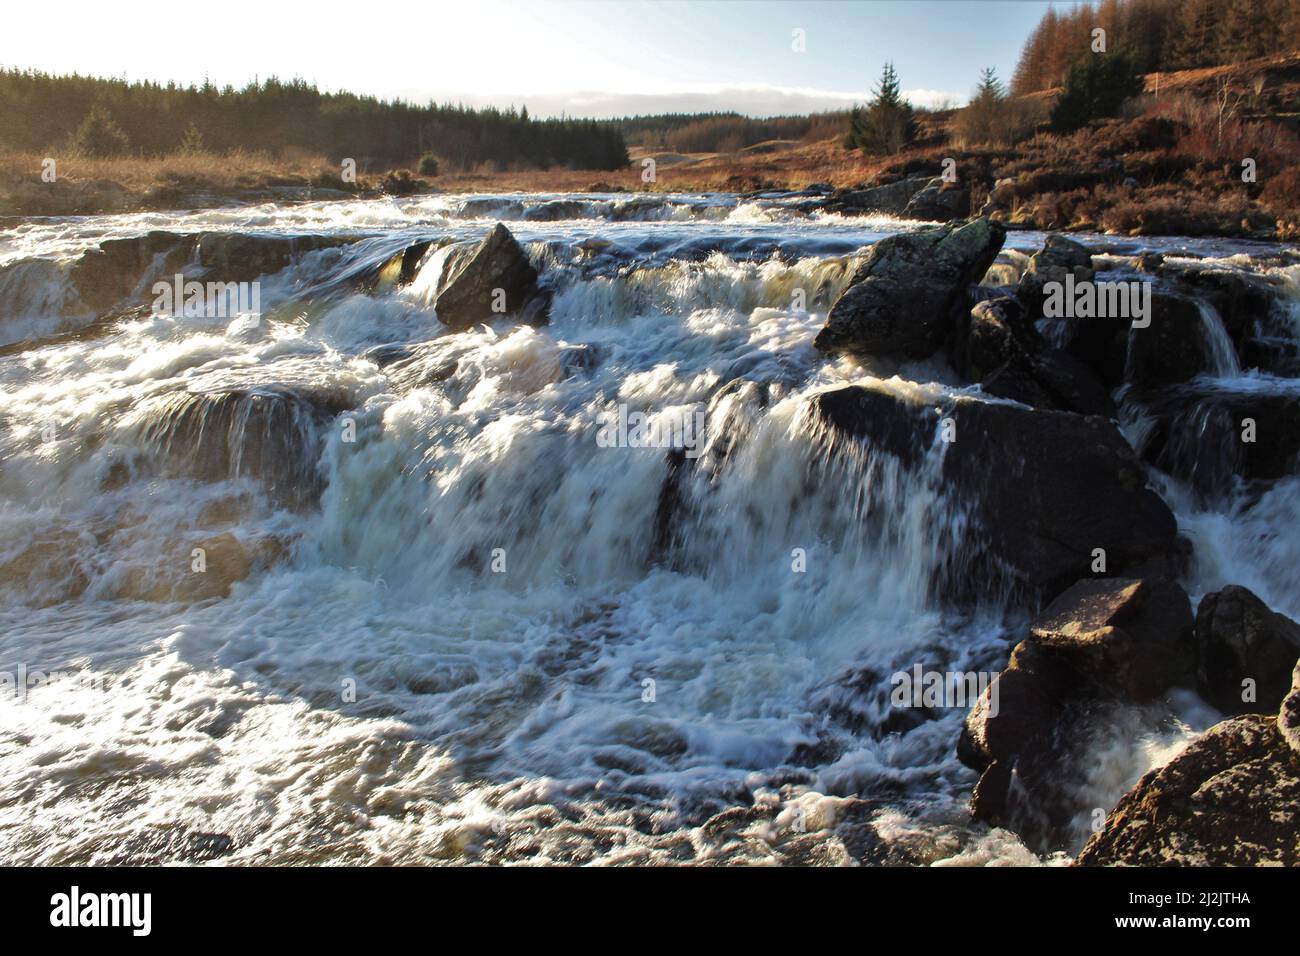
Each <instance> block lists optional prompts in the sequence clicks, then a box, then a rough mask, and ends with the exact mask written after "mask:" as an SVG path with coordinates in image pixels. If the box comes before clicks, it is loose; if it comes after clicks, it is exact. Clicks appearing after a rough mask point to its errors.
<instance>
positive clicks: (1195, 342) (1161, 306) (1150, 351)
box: [1103, 292, 1213, 386]
mask: <svg viewBox="0 0 1300 956" xmlns="http://www.w3.org/2000/svg"><path fill="white" fill-rule="evenodd" d="M1103 321H1105V320H1103ZM1204 323H1205V319H1203V318H1202V316H1201V307H1200V306H1199V305H1198V304H1197V303H1196V302H1195V301H1193V300H1191V299H1188V298H1184V297H1183V296H1178V295H1167V294H1165V293H1162V292H1157V293H1155V294H1154V295H1152V297H1151V324H1150V325H1149V326H1147V327H1145V328H1134V327H1132V324H1131V323H1130V322H1129V321H1128V320H1121V322H1120V324H1127V325H1129V331H1128V357H1127V360H1126V363H1125V367H1124V380H1125V381H1126V382H1129V383H1131V384H1133V385H1138V386H1151V385H1169V384H1173V383H1177V382H1186V381H1188V380H1189V379H1191V378H1193V377H1195V376H1197V375H1200V374H1201V373H1202V372H1208V371H1213V361H1212V358H1211V355H1210V352H1209V346H1208V344H1207V342H1206V338H1205V331H1204Z"/></svg>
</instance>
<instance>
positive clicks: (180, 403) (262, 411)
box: [140, 385, 352, 507]
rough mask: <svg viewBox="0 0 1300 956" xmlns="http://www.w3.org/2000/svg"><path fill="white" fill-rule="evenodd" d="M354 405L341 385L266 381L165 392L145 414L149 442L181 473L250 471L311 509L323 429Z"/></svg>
mask: <svg viewBox="0 0 1300 956" xmlns="http://www.w3.org/2000/svg"><path fill="white" fill-rule="evenodd" d="M351 406H352V397H351V396H350V395H348V394H345V393H343V392H340V391H337V390H329V389H319V390H310V389H306V388H294V387H288V386H277V385H263V386H256V387H251V388H230V389H222V390H212V391H204V392H189V391H185V392H178V393H175V394H173V395H169V396H165V397H164V398H163V399H162V400H161V401H160V403H159V404H158V405H157V406H155V407H154V408H151V409H148V410H147V411H146V413H145V417H144V420H143V422H142V425H141V428H140V431H141V438H142V440H143V443H144V444H145V445H146V446H147V447H148V448H150V449H152V450H153V451H154V453H155V454H156V455H157V456H158V458H159V459H160V460H161V462H162V464H163V466H164V468H165V469H166V470H167V471H169V472H173V473H180V474H187V475H193V476H195V477H198V478H203V479H206V480H223V479H232V478H238V477H241V476H250V477H253V478H256V479H259V480H261V481H262V482H264V484H265V487H266V489H267V492H268V494H270V495H271V497H272V499H273V500H274V501H276V502H278V503H281V504H285V505H290V506H295V507H306V506H309V505H311V504H312V503H314V502H315V500H316V498H317V497H318V496H319V494H320V491H321V489H322V487H323V478H322V476H321V474H320V472H319V470H318V468H317V460H318V457H319V453H320V442H321V439H322V429H323V427H324V426H325V424H326V423H327V422H329V421H330V420H332V419H333V418H334V417H335V416H336V415H338V414H339V413H340V412H342V411H344V410H346V409H348V408H350V407H351Z"/></svg>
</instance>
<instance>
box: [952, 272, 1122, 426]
mask: <svg viewBox="0 0 1300 956" xmlns="http://www.w3.org/2000/svg"><path fill="white" fill-rule="evenodd" d="M950 352H951V358H952V361H953V365H954V367H955V368H956V369H957V370H958V371H959V372H961V373H962V374H963V375H965V376H967V377H968V378H971V379H975V380H978V381H980V385H981V387H982V388H983V389H984V391H985V392H987V393H988V394H990V395H995V396H997V397H999V398H1007V399H1011V400H1012V401H1016V402H1021V403H1022V404H1025V405H1032V406H1034V407H1036V408H1050V409H1057V410H1059V411H1071V412H1079V413H1080V414H1083V415H1104V416H1105V417H1107V418H1112V417H1114V415H1115V403H1114V402H1113V401H1112V400H1111V397H1110V392H1109V390H1108V389H1107V388H1106V387H1105V386H1104V385H1102V383H1101V382H1099V381H1098V380H1097V379H1096V377H1095V376H1093V374H1092V372H1091V371H1090V370H1089V369H1088V367H1087V366H1086V365H1084V364H1083V363H1082V362H1081V361H1079V360H1078V359H1076V358H1074V357H1073V356H1072V355H1070V354H1068V353H1067V352H1065V351H1063V350H1061V349H1054V348H1050V347H1048V345H1047V343H1046V341H1045V340H1044V339H1043V337H1042V335H1040V334H1039V333H1038V331H1037V330H1036V329H1035V328H1034V327H1033V325H1032V324H1030V323H1029V322H1028V321H1027V320H1026V318H1025V314H1024V310H1023V308H1022V307H1021V305H1020V302H1019V300H1018V299H1014V298H1011V297H1009V296H1002V297H999V298H993V299H986V300H984V301H982V302H979V303H977V304H976V306H975V307H974V308H973V309H972V310H971V314H970V319H969V320H968V321H967V322H966V323H964V324H963V323H960V322H959V323H958V327H957V334H956V338H955V341H954V343H953V346H952V348H951V350H950Z"/></svg>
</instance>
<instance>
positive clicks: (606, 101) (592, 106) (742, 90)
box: [399, 84, 966, 119]
mask: <svg viewBox="0 0 1300 956" xmlns="http://www.w3.org/2000/svg"><path fill="white" fill-rule="evenodd" d="M399 95H401V96H402V97H403V98H404V99H408V100H411V101H413V102H416V103H424V102H427V101H428V100H430V99H432V100H434V101H436V102H438V103H445V102H451V103H464V104H465V105H466V106H475V107H483V106H498V107H507V106H516V107H518V106H521V105H525V104H526V105H527V106H528V112H529V114H530V115H532V116H536V117H544V116H559V115H561V114H565V115H568V116H577V117H592V118H595V119H611V118H615V117H620V116H637V115H653V114H656V113H714V112H736V113H742V114H744V115H746V116H756V117H762V116H790V115H802V114H807V113H824V112H828V111H832V110H846V109H849V108H850V107H851V106H853V105H854V104H855V103H864V102H866V101H867V100H868V99H870V98H871V93H870V92H869V91H866V90H860V91H848V92H841V91H836V90H817V89H801V88H795V87H781V86H765V85H758V84H752V85H740V86H727V87H717V88H714V89H699V90H677V91H671V92H669V91H666V92H662V93H601V92H596V91H594V90H584V91H575V92H571V93H531V94H529V93H519V94H491V95H482V94H472V93H452V92H433V93H430V92H427V91H425V92H417V91H413V90H407V91H401V92H400V93H399ZM903 95H904V96H906V97H907V98H908V100H909V101H910V102H911V103H912V105H913V106H923V107H935V106H939V105H944V104H948V105H953V104H958V103H962V102H964V101H965V99H966V97H965V96H964V95H963V94H960V93H952V92H949V91H947V90H924V89H922V90H904V91H903Z"/></svg>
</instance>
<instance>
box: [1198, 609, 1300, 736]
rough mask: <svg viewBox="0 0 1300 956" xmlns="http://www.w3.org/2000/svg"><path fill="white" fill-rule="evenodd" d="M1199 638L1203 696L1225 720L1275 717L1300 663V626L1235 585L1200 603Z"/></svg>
mask: <svg viewBox="0 0 1300 956" xmlns="http://www.w3.org/2000/svg"><path fill="white" fill-rule="evenodd" d="M1195 633H1196V681H1197V690H1199V691H1200V692H1201V696H1203V697H1204V698H1205V699H1206V700H1207V701H1209V702H1210V703H1211V704H1213V705H1214V706H1215V707H1217V708H1218V709H1219V710H1221V711H1223V712H1224V713H1227V714H1247V713H1257V714H1271V713H1274V712H1276V711H1277V709H1278V707H1280V706H1281V704H1282V698H1283V697H1285V696H1286V695H1287V693H1288V692H1289V691H1290V690H1291V674H1292V669H1293V668H1294V667H1295V662H1296V659H1297V658H1300V624H1297V623H1296V622H1295V621H1293V620H1291V619H1290V618H1289V617H1286V616H1285V615H1282V614H1278V613H1277V612H1276V611H1273V610H1271V609H1270V608H1269V607H1268V605H1266V604H1265V603H1264V602H1263V601H1261V600H1260V599H1259V598H1258V597H1256V596H1255V595H1254V594H1253V593H1251V592H1250V591H1248V590H1247V589H1246V588H1243V587H1240V586H1238V585H1235V584H1232V585H1229V586H1228V587H1226V588H1224V589H1223V590H1222V591H1215V592H1213V593H1210V594H1207V595H1205V597H1203V598H1201V605H1200V607H1199V608H1197V611H1196V632H1195ZM1247 680H1249V681H1251V682H1252V683H1251V685H1250V686H1251V690H1252V692H1253V693H1250V694H1248V693H1247V692H1246V688H1245V687H1243V682H1245V681H1247ZM1246 697H1251V698H1252V699H1250V700H1246V699H1243V698H1246Z"/></svg>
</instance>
